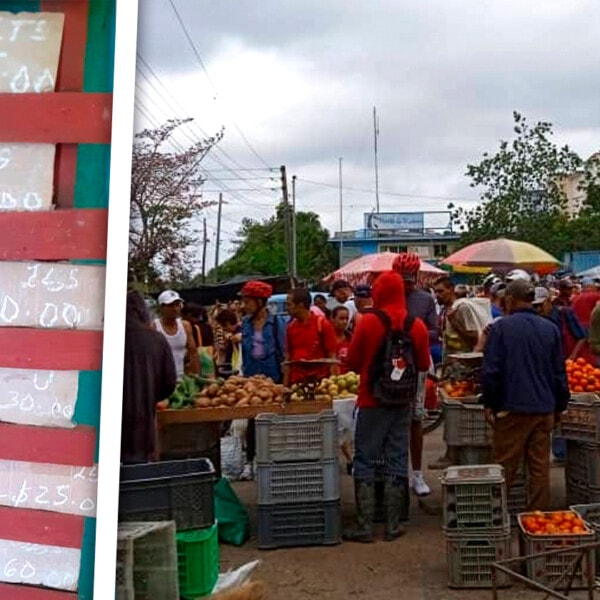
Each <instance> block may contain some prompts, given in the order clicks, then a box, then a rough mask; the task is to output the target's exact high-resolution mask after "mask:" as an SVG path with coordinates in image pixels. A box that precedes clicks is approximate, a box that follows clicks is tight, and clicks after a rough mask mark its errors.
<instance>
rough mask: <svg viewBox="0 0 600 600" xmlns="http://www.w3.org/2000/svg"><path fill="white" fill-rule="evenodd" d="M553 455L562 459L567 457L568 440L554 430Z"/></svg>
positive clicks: (557, 458)
mask: <svg viewBox="0 0 600 600" xmlns="http://www.w3.org/2000/svg"><path fill="white" fill-rule="evenodd" d="M552 455H553V456H554V458H555V459H556V460H560V461H563V460H565V459H566V458H567V440H565V438H563V437H560V436H558V435H557V434H556V433H554V432H553V433H552Z"/></svg>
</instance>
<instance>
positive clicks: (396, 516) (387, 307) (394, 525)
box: [344, 271, 430, 542]
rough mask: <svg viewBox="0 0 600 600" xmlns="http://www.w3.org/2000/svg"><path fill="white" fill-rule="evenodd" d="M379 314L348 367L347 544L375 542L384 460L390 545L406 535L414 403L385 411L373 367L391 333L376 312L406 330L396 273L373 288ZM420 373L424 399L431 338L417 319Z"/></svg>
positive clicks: (360, 333)
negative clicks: (350, 491)
mask: <svg viewBox="0 0 600 600" xmlns="http://www.w3.org/2000/svg"><path fill="white" fill-rule="evenodd" d="M373 306H374V312H368V313H365V314H364V315H363V317H362V318H361V320H360V322H359V324H358V326H357V328H356V331H355V333H354V336H353V338H352V343H351V344H350V348H349V350H348V358H347V362H346V364H347V366H348V368H349V369H350V370H351V371H355V372H356V373H360V386H359V389H358V397H357V407H358V416H357V421H356V433H355V440H354V448H355V450H354V490H355V502H356V521H357V527H356V528H355V529H350V530H347V531H345V532H344V538H345V539H346V540H348V541H356V542H372V541H373V540H374V538H373V518H374V513H375V466H376V463H377V462H378V460H380V459H381V457H383V459H384V465H385V470H384V478H385V488H384V489H385V492H384V495H385V507H386V511H385V512H386V514H385V534H384V540H386V541H391V540H394V539H396V538H397V537H399V536H400V535H402V534H403V533H404V529H403V528H402V526H401V525H400V521H401V518H402V510H403V507H404V506H405V503H406V502H407V496H408V449H409V441H410V421H411V406H410V403H408V404H406V405H404V404H402V405H398V406H394V407H389V406H382V405H381V404H380V403H379V402H378V401H377V400H376V399H375V398H374V396H373V391H372V389H373V382H372V381H371V378H372V365H373V362H374V361H375V360H376V358H377V357H378V355H379V352H380V349H381V347H382V344H383V343H384V342H385V341H386V339H387V335H388V333H389V332H388V331H387V330H386V328H385V326H384V323H383V320H382V319H381V317H380V316H378V315H377V311H381V312H384V313H385V314H386V315H387V317H388V318H389V320H390V321H391V326H392V328H393V330H399V329H403V328H404V324H405V321H406V319H407V316H408V313H407V308H406V299H405V295H404V281H403V280H402V277H401V276H400V275H399V274H398V273H396V272H394V271H388V272H385V273H383V274H381V275H380V276H379V277H378V279H377V280H376V281H375V284H374V286H373ZM408 333H409V335H410V338H411V341H412V352H413V357H414V363H415V366H416V370H417V371H418V373H419V381H420V385H419V389H418V392H417V394H421V395H423V394H424V393H425V380H426V375H427V372H428V370H429V363H430V355H429V332H428V331H427V327H426V326H425V324H424V323H423V321H422V320H421V319H418V318H416V319H414V320H413V322H412V326H411V328H410V331H409V332H408Z"/></svg>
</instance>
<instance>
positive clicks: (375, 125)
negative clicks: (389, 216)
mask: <svg viewBox="0 0 600 600" xmlns="http://www.w3.org/2000/svg"><path fill="white" fill-rule="evenodd" d="M373 133H374V138H375V207H376V208H375V212H376V213H377V214H379V168H378V165H377V137H378V136H379V120H378V119H377V109H376V108H375V107H373Z"/></svg>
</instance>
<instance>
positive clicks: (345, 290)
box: [330, 279, 357, 324]
mask: <svg viewBox="0 0 600 600" xmlns="http://www.w3.org/2000/svg"><path fill="white" fill-rule="evenodd" d="M352 293H353V290H352V286H351V285H350V284H349V283H348V282H347V281H346V280H345V279H337V280H336V281H334V282H333V284H332V285H331V294H330V296H332V297H333V298H335V303H334V306H332V307H331V309H332V310H333V309H334V308H335V307H336V306H345V307H346V308H347V309H348V312H349V313H350V320H349V321H348V324H350V323H352V321H353V320H354V316H355V315H356V313H357V309H356V304H355V303H354V298H353V296H352Z"/></svg>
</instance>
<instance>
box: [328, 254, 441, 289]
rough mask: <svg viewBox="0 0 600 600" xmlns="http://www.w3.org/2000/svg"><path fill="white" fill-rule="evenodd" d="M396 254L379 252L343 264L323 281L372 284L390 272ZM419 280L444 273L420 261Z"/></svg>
mask: <svg viewBox="0 0 600 600" xmlns="http://www.w3.org/2000/svg"><path fill="white" fill-rule="evenodd" d="M397 256H398V254H396V253H395V252H380V253H377V254H365V255H364V256H361V257H360V258H356V259H354V260H353V261H350V262H349V263H347V264H345V265H344V266H343V267H342V268H340V269H338V270H337V271H334V272H333V273H331V274H330V275H328V276H327V277H325V279H324V280H323V281H324V282H325V283H331V282H333V281H335V280H336V279H346V280H347V281H348V282H350V283H351V284H352V285H358V284H361V283H372V282H373V279H374V278H375V277H376V276H377V275H378V274H380V273H384V272H385V271H390V270H391V269H392V265H393V264H394V260H395V259H396V257H397ZM419 275H420V276H421V278H427V277H437V276H442V275H446V271H443V270H442V269H438V268H437V267H435V266H433V265H430V264H429V263H427V262H425V261H423V260H422V261H421V268H420V269H419Z"/></svg>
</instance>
